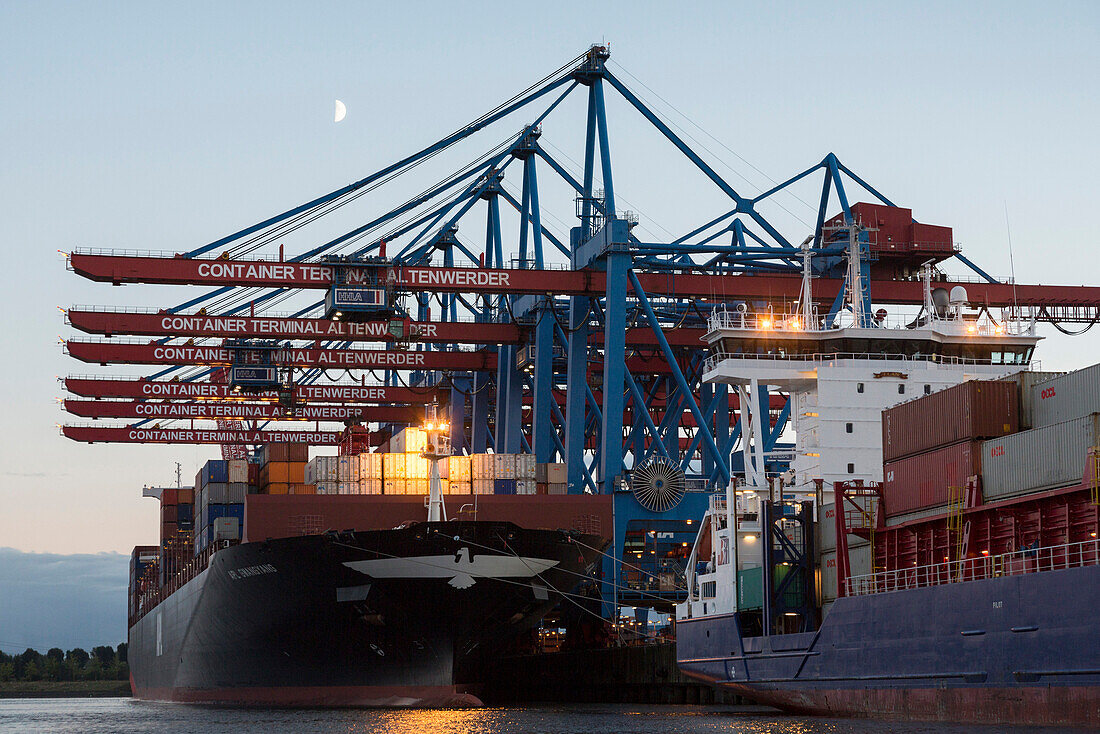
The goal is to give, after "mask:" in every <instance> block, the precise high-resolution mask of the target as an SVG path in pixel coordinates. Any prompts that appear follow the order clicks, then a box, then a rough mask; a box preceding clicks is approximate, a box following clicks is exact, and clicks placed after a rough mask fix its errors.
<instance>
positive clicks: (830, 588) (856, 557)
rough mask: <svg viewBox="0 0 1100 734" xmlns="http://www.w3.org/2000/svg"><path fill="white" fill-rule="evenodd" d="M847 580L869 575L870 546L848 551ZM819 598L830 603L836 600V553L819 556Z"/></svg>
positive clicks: (865, 545) (825, 553) (823, 553)
mask: <svg viewBox="0 0 1100 734" xmlns="http://www.w3.org/2000/svg"><path fill="white" fill-rule="evenodd" d="M848 561H849V565H850V567H849V574H850V576H849V578H851V577H855V576H863V575H866V574H869V573H871V546H870V545H867V544H864V545H861V546H856V547H854V548H849V549H848ZM821 598H822V599H824V600H827V601H832V600H833V599H836V598H837V560H836V551H835V550H831V551H824V552H822V554H821Z"/></svg>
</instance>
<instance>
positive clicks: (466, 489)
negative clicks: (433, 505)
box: [450, 479, 474, 494]
mask: <svg viewBox="0 0 1100 734" xmlns="http://www.w3.org/2000/svg"><path fill="white" fill-rule="evenodd" d="M450 482H451V492H450V493H451V494H473V493H474V487H473V485H472V484H471V483H470V482H459V481H457V480H455V479H452V480H450Z"/></svg>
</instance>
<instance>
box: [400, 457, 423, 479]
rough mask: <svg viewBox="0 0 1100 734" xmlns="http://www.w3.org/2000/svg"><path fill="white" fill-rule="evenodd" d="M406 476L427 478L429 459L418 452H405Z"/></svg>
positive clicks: (408, 477) (409, 477)
mask: <svg viewBox="0 0 1100 734" xmlns="http://www.w3.org/2000/svg"><path fill="white" fill-rule="evenodd" d="M405 478H406V479H427V478H428V460H427V459H425V458H424V457H423V456H417V455H416V454H405Z"/></svg>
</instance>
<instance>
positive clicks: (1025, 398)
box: [1001, 370, 1065, 431]
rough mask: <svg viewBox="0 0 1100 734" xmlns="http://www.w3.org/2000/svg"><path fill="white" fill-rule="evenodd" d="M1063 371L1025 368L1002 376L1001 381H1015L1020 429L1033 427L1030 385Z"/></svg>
mask: <svg viewBox="0 0 1100 734" xmlns="http://www.w3.org/2000/svg"><path fill="white" fill-rule="evenodd" d="M1064 374H1065V373H1064V372H1033V371H1031V370H1025V371H1023V372H1017V373H1015V374H1012V375H1008V376H1007V377H1002V378H1001V381H1003V382H1015V383H1016V386H1017V394H1018V395H1019V398H1020V430H1021V431H1026V430H1028V429H1029V428H1035V427H1036V426H1035V406H1034V405H1033V403H1032V392H1033V391H1032V389H1031V388H1032V387H1034V386H1035V385H1037V384H1038V383H1040V382H1046V381H1047V380H1050V379H1052V378H1055V377H1059V376H1060V375H1064Z"/></svg>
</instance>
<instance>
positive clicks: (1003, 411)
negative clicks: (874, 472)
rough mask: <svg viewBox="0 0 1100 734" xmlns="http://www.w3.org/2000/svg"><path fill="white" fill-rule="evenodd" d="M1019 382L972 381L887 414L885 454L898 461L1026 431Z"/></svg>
mask: <svg viewBox="0 0 1100 734" xmlns="http://www.w3.org/2000/svg"><path fill="white" fill-rule="evenodd" d="M1017 392H1018V390H1017V386H1016V383H1015V382H1001V381H999V380H969V381H967V382H963V383H961V384H958V385H955V386H954V387H949V388H947V389H946V390H940V391H939V392H934V393H932V394H931V395H925V396H924V397H921V398H917V399H916V400H910V401H909V402H907V403H902V404H900V405H895V406H894V407H892V408H887V409H886V410H884V411H883V412H882V458H883V459H884V460H885V461H897V460H898V459H902V458H905V457H906V456H913V455H915V454H919V453H921V452H924V451H930V450H931V449H935V448H939V447H941V446H948V445H950V444H953V443H958V442H960V441H976V440H978V439H986V438H998V437H1000V436H1006V435H1008V434H1010V433H1016V432H1017V431H1018V430H1020V406H1019V399H1018V397H1017Z"/></svg>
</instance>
